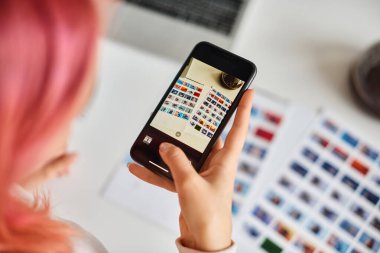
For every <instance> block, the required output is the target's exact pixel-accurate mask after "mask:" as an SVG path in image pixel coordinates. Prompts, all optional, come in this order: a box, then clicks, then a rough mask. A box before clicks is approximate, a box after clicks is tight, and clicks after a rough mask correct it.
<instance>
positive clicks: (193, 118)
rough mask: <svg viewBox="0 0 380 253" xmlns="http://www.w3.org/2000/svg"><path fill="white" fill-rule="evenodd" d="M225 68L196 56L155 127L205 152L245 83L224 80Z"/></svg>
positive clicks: (160, 110)
mask: <svg viewBox="0 0 380 253" xmlns="http://www.w3.org/2000/svg"><path fill="white" fill-rule="evenodd" d="M222 75H226V73H223V72H222V71H220V70H218V69H216V68H214V67H212V66H210V65H208V64H206V63H204V62H201V61H199V60H197V59H195V58H192V59H191V61H190V63H189V64H188V65H187V67H186V68H185V70H184V71H183V72H182V74H181V76H180V77H179V78H178V80H177V81H176V83H175V84H174V86H173V87H172V89H171V91H170V93H169V95H168V96H167V97H166V98H165V101H164V103H163V104H162V105H161V107H160V109H159V112H158V113H157V115H156V116H155V117H154V119H153V120H152V122H151V126H153V127H155V128H156V129H158V130H160V131H162V132H164V133H166V134H168V135H170V136H172V137H174V138H176V139H177V140H179V141H181V142H183V143H185V144H186V145H188V146H190V147H192V148H194V149H196V150H197V151H199V152H203V151H204V149H205V148H206V147H207V145H208V143H209V141H210V139H211V138H212V137H213V136H214V134H215V132H216V131H217V129H218V127H219V126H220V125H221V123H222V121H223V118H224V117H225V115H226V114H227V113H228V110H229V109H230V107H231V105H232V103H233V100H234V99H235V97H236V96H237V94H238V93H239V90H240V89H241V87H242V85H243V84H244V82H243V81H241V80H239V79H237V78H235V79H236V80H239V82H240V83H241V85H240V86H239V87H236V88H234V89H229V88H227V87H226V85H227V84H226V83H223V82H224V81H222Z"/></svg>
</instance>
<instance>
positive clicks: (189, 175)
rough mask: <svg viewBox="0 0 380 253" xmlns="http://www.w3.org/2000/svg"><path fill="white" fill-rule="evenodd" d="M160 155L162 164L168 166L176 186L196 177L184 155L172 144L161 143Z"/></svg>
mask: <svg viewBox="0 0 380 253" xmlns="http://www.w3.org/2000/svg"><path fill="white" fill-rule="evenodd" d="M160 155H161V158H162V159H163V160H164V162H165V163H166V164H167V165H168V166H169V169H170V172H171V173H172V175H173V178H174V182H175V183H176V185H177V184H182V183H184V182H185V181H187V180H189V179H194V178H196V177H197V176H198V174H197V172H196V171H195V169H194V167H193V166H192V165H191V162H190V160H189V159H188V158H187V156H186V155H185V153H184V152H183V151H182V150H181V149H180V148H178V147H176V146H174V145H173V144H170V143H166V142H164V143H161V145H160Z"/></svg>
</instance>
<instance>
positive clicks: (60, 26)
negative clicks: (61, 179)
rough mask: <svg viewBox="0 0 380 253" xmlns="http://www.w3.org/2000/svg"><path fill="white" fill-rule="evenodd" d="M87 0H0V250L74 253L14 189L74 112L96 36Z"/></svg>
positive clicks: (56, 225) (65, 234) (43, 210)
mask: <svg viewBox="0 0 380 253" xmlns="http://www.w3.org/2000/svg"><path fill="white" fill-rule="evenodd" d="M98 30H99V20H98V15H97V11H96V6H95V4H94V3H93V1H91V0H1V1H0V252H33V253H34V252H36V253H37V252H38V253H45V252H49V253H51V252H53V253H58V252H59V253H61V252H62V253H63V252H65V253H66V252H71V251H72V247H71V243H70V235H72V232H73V230H72V229H71V228H70V227H69V226H68V225H66V224H65V223H63V222H60V221H58V220H54V219H52V218H51V217H50V209H49V204H48V203H49V201H48V200H47V199H41V198H40V199H39V200H37V202H36V203H35V204H34V205H31V204H30V203H26V202H25V201H23V200H21V199H20V198H19V197H17V196H14V194H12V187H13V186H14V185H15V184H16V183H17V182H19V181H20V179H22V178H23V177H25V176H26V175H28V174H29V173H30V172H31V171H30V170H31V169H32V168H34V167H35V166H36V164H37V163H38V162H39V161H40V159H41V155H42V154H43V153H44V151H45V150H46V149H48V148H49V138H50V136H53V135H54V134H55V131H57V129H58V126H60V125H62V124H64V123H65V122H69V121H70V119H72V118H73V117H74V116H75V113H76V110H77V109H78V107H79V103H80V98H81V97H83V95H84V94H85V93H86V92H88V89H89V88H88V86H89V85H88V84H86V82H85V79H86V76H87V75H88V73H89V69H90V65H91V62H92V61H93V60H94V55H95V51H96V45H97V43H96V41H97V36H98V33H99V31H98Z"/></svg>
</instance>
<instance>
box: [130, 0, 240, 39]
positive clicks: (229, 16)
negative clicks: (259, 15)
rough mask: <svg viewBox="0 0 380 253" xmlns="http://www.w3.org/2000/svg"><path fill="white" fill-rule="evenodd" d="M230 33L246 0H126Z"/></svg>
mask: <svg viewBox="0 0 380 253" xmlns="http://www.w3.org/2000/svg"><path fill="white" fill-rule="evenodd" d="M124 1H126V2H128V3H132V4H135V5H138V6H141V7H144V8H147V9H150V10H153V11H157V12H160V13H162V14H165V15H168V16H171V17H174V18H178V19H181V20H184V21H186V22H189V23H193V24H197V25H200V26H203V27H206V28H209V29H212V30H215V31H217V32H220V33H223V34H226V35H229V34H230V33H231V31H232V29H233V27H234V24H235V22H236V20H237V17H238V15H239V13H240V10H241V7H242V5H243V2H244V0H124Z"/></svg>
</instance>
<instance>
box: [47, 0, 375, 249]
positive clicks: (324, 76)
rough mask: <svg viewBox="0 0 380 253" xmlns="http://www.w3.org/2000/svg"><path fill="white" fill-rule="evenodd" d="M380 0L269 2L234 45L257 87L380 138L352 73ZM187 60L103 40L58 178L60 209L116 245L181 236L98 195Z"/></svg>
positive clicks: (370, 36)
mask: <svg viewBox="0 0 380 253" xmlns="http://www.w3.org/2000/svg"><path fill="white" fill-rule="evenodd" d="M379 13H380V1H378V0H366V1H364V0H361V1H356V0H339V1H338V0H336V1H327V0H326V1H312V0H309V1H305V0H293V1H289V0H284V1H278V0H261V1H258V3H257V6H256V9H255V12H254V13H253V14H252V19H251V20H250V22H252V24H251V25H248V26H247V27H249V28H247V36H246V39H245V40H244V41H239V42H238V43H237V44H236V47H235V50H236V51H237V52H238V53H240V54H241V55H243V56H245V57H247V58H249V59H251V60H253V61H254V62H255V63H256V64H257V66H258V76H257V79H256V81H255V85H257V86H260V87H262V88H265V89H268V90H270V91H271V92H273V93H276V94H278V95H281V96H283V97H285V98H288V99H290V100H293V101H295V102H298V103H301V104H304V105H306V106H310V107H312V108H317V107H320V106H323V107H325V108H328V109H332V110H333V111H335V112H337V113H339V114H340V115H341V116H342V117H343V118H346V119H347V120H351V121H352V122H353V123H355V124H356V125H359V126H360V128H361V129H362V130H363V132H366V133H367V134H368V135H370V137H372V139H374V141H377V142H378V143H380V134H379V132H378V129H379V127H380V122H379V120H376V119H374V118H372V117H369V116H368V115H366V114H364V113H362V111H361V110H360V109H358V108H357V106H356V105H355V104H354V103H353V99H352V97H351V95H350V93H349V89H348V84H347V78H348V68H349V66H350V64H351V63H352V62H353V61H354V60H355V59H356V58H357V56H358V55H359V54H360V53H361V51H362V50H364V49H365V48H367V47H368V46H369V45H370V44H372V43H374V42H375V41H376V40H380V31H379V27H380V15H379ZM179 66H180V63H176V62H172V61H169V60H166V59H161V58H157V57H156V56H152V55H149V54H147V53H145V52H141V51H138V50H136V49H133V48H128V47H126V46H124V45H123V46H121V45H117V44H114V43H111V42H108V41H104V42H103V43H102V47H101V57H100V68H99V84H98V86H97V90H96V92H95V97H94V100H93V102H92V103H91V106H90V111H89V113H88V114H87V115H86V116H85V118H83V119H81V120H79V121H78V123H77V124H76V127H75V131H74V134H73V139H72V143H71V146H72V149H74V150H77V151H79V152H80V154H81V157H80V159H79V161H78V162H77V164H76V165H75V166H74V167H73V168H72V173H71V174H70V176H69V177H67V178H65V179H62V180H60V181H54V182H52V184H51V186H52V188H53V196H54V209H55V211H56V214H57V215H59V216H61V217H64V218H67V219H71V220H73V221H75V222H77V223H78V224H80V225H82V226H83V227H84V228H85V229H87V230H89V231H91V232H92V233H94V234H95V236H97V237H98V238H99V239H100V240H101V241H102V242H103V243H104V244H105V246H106V247H107V248H108V249H109V251H110V252H116V253H119V252H120V253H122V252H176V249H175V246H174V240H175V238H176V237H177V235H174V234H172V233H170V232H168V231H166V230H163V229H162V228H161V227H158V226H156V225H154V224H150V223H148V222H147V221H145V220H144V219H142V218H139V217H136V216H135V215H133V214H131V213H129V212H128V211H127V210H121V209H120V208H119V207H117V206H115V205H113V204H110V203H108V202H107V201H106V200H105V199H103V198H102V197H100V189H101V187H102V186H103V184H104V182H105V180H106V178H107V176H108V175H109V173H110V172H111V170H112V169H113V167H114V166H115V165H116V163H117V162H119V161H120V160H121V158H122V157H123V156H124V154H125V152H126V151H127V149H128V147H129V146H130V144H131V142H132V141H133V139H134V138H135V137H136V135H137V133H138V132H139V130H140V129H141V127H142V125H143V124H144V123H145V120H146V119H147V117H148V114H149V113H150V111H151V110H152V109H153V108H154V106H155V104H156V103H157V101H158V100H159V98H160V96H161V95H162V93H163V92H164V90H165V89H166V87H167V85H168V84H169V82H170V81H171V79H172V78H173V76H174V75H175V73H176V71H177V70H178V68H179Z"/></svg>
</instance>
